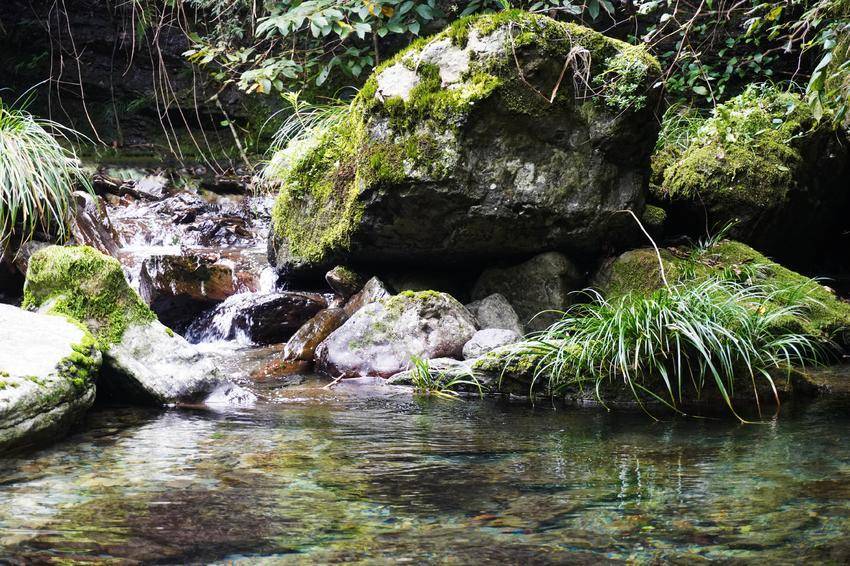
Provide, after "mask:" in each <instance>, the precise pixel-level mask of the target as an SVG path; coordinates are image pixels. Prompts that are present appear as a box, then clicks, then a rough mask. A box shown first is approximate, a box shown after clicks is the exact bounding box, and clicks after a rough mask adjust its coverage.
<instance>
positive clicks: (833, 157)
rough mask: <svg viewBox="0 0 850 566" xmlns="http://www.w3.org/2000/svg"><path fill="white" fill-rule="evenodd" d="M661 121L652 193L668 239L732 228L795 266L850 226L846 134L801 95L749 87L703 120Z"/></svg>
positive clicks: (733, 233)
mask: <svg viewBox="0 0 850 566" xmlns="http://www.w3.org/2000/svg"><path fill="white" fill-rule="evenodd" d="M665 120H666V122H667V123H666V124H665V128H664V129H663V130H662V135H661V138H660V140H659V145H658V149H657V151H656V154H655V156H654V158H653V163H652V183H651V187H652V192H653V195H654V197H655V198H657V199H659V200H660V201H662V202H664V203H665V206H666V207H667V208H668V211H669V212H670V214H669V218H668V223H667V226H668V228H670V229H672V230H673V231H676V232H679V233H682V232H684V233H699V232H702V231H704V229H705V227H706V226H708V227H712V226H714V227H718V228H719V227H721V226H724V225H726V224H729V223H733V225H732V226H731V229H730V231H729V235H730V236H731V237H734V238H735V239H738V240H740V241H743V242H746V243H748V244H750V245H752V246H755V247H757V248H758V249H762V250H764V251H765V252H767V253H770V254H771V255H774V256H776V257H779V258H781V259H787V260H790V261H792V262H797V263H800V262H805V261H807V260H812V259H813V258H814V256H815V255H817V254H818V253H819V252H821V251H824V250H825V249H827V246H828V244H829V243H830V242H831V240H833V241H834V240H835V239H836V237H837V236H838V235H839V233H840V231H841V230H842V228H843V227H845V226H846V224H847V223H846V218H845V217H846V212H845V211H846V208H847V205H848V204H850V190H848V189H850V185H848V181H847V173H848V171H850V164H848V154H847V149H846V145H845V144H844V143H843V142H844V140H843V135H842V134H841V133H840V132H838V131H836V129H835V127H834V126H833V125H832V124H831V121H830V120H829V119H824V120H821V121H817V120H816V119H815V116H814V115H813V113H812V110H811V108H810V106H809V105H807V104H806V103H805V102H804V101H803V100H802V99H801V98H800V97H799V96H798V95H796V94H793V93H789V92H783V91H781V90H778V89H777V88H775V87H764V86H751V87H749V88H748V89H747V90H746V91H745V92H744V93H743V94H741V95H739V96H737V97H735V98H733V99H731V100H730V101H728V102H726V103H724V104H720V105H718V106H717V107H716V108H715V109H714V110H713V112H712V114H711V116H710V117H708V118H707V119H705V120H703V121H701V120H700V119H699V118H696V117H695V116H693V115H689V116H683V115H680V114H675V113H674V114H670V115H668V116H666V117H665Z"/></svg>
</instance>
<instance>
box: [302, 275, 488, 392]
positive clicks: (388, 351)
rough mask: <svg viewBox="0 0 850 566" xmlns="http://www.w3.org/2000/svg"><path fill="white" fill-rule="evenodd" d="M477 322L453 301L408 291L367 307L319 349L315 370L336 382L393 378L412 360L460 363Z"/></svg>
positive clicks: (439, 296)
mask: <svg viewBox="0 0 850 566" xmlns="http://www.w3.org/2000/svg"><path fill="white" fill-rule="evenodd" d="M475 331H476V327H475V319H474V318H473V316H472V315H471V314H470V313H469V311H467V310H466V308H464V306H463V305H462V304H460V303H459V302H457V301H456V300H455V299H454V298H453V297H452V296H451V295H447V294H446V293H438V292H436V291H420V292H413V291H405V292H403V293H400V294H398V295H394V296H392V297H387V298H384V299H380V300H378V301H376V302H373V303H369V304H367V305H366V306H364V307H363V308H361V309H360V310H358V311H357V312H356V313H354V315H353V316H352V317H351V318H349V319H348V320H347V321H346V322H345V323H344V324H343V325H342V326H340V327H339V328H337V329H336V330H335V331H334V332H332V333H331V334H330V336H328V338H327V339H326V340H325V341H324V342H322V343H321V344H319V347H318V348H317V349H316V369H317V370H319V371H320V372H322V373H325V374H328V375H330V376H332V377H361V376H377V377H390V376H392V375H394V374H396V373H398V372H400V371H403V370H405V369H408V368H409V367H410V363H411V358H412V357H413V356H419V357H422V358H458V359H459V358H461V357H462V356H463V346H464V344H466V343H467V342H469V340H470V339H471V338H472V336H473V335H474V334H475Z"/></svg>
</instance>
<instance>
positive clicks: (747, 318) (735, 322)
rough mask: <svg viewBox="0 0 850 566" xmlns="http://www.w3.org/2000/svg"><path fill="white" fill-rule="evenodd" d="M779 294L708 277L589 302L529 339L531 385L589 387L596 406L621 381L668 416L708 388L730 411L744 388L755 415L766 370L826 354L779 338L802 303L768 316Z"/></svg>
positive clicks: (805, 342) (768, 379)
mask: <svg viewBox="0 0 850 566" xmlns="http://www.w3.org/2000/svg"><path fill="white" fill-rule="evenodd" d="M777 292H778V291H776V290H772V289H770V288H767V287H763V286H758V285H747V286H745V285H742V284H740V283H737V282H734V281H730V280H725V279H720V278H709V279H706V280H704V281H701V282H698V283H686V282H680V283H675V284H673V285H670V286H664V287H662V288H660V289H658V290H656V291H654V292H652V293H650V294H648V295H644V294H631V293H630V294H626V295H623V296H621V297H619V298H616V299H614V300H611V301H608V300H606V299H604V298H602V296H600V295H596V296H594V298H593V301H592V302H590V303H583V304H578V305H575V306H573V307H571V308H570V309H569V310H568V311H566V312H565V313H564V316H563V318H562V319H561V320H560V321H559V322H557V323H555V324H553V325H552V326H551V327H550V328H549V329H547V330H546V331H544V332H543V333H542V334H540V335H539V336H538V337H537V343H536V344H535V346H534V354H535V355H541V354H542V356H541V359H540V361H539V362H538V365H537V369H536V377H542V376H546V377H547V378H548V387H549V388H550V390H552V391H553V392H558V391H563V390H564V389H565V388H568V387H580V388H581V387H584V386H586V385H588V384H590V385H592V386H593V387H594V388H595V390H596V392H597V395H599V397H600V400H602V399H601V397H602V394H601V391H602V388H603V386H604V385H606V382H610V383H614V382H617V381H621V382H622V383H623V384H624V385H625V386H626V387H627V388H628V389H629V390H630V391H631V393H632V394H633V395H634V396H635V398H636V399H637V400H638V401H639V402H641V403H642V402H643V401H644V400H645V399H647V398H648V399H652V400H655V401H659V402H661V403H663V404H665V405H667V406H668V407H671V408H673V409H676V410H680V405H682V403H683V402H685V401H687V400H691V399H699V398H700V397H701V396H702V394H703V391H704V390H705V389H706V388H707V387H708V386H710V385H711V386H713V388H714V389H715V391H716V392H717V393H719V395H720V397H722V399H723V400H724V402H725V403H726V404H727V406H728V407H729V408H730V409H731V410H732V411H733V412H734V411H735V409H734V407H733V397H734V396H735V390H736V389H738V388H743V387H744V386H745V385H747V383H746V382H749V384H750V385H751V386H752V390H753V394H754V395H755V400H756V405H757V406H759V405H760V403H759V398H758V391H759V390H760V387H759V383H757V381H762V382H764V383H766V384H767V385H768V387H769V389H770V390H772V391H773V392H774V394H775V395H776V387H775V384H774V381H773V376H772V375H771V371H774V370H785V371H790V369H791V368H792V366H794V365H798V364H813V363H817V361H818V360H819V359H822V358H823V356H824V353H825V351H824V349H823V346H822V345H821V344H819V342H818V341H817V339H816V338H814V337H812V336H809V335H806V334H803V333H797V332H793V331H788V330H784V331H783V330H781V329H782V328H783V327H782V326H781V325H780V324H778V323H779V322H780V321H781V320H783V319H785V318H787V317H805V316H806V304H805V302H804V301H805V299H804V298H801V300H800V302H797V303H792V304H787V305H786V306H783V307H779V308H777V307H773V306H771V305H773V303H774V299H775V294H776V293H777ZM741 376H744V377H745V378H746V381H745V382H743V383H742V381H741ZM689 390H690V391H689ZM691 394H693V395H694V397H693V398H691ZM777 400H778V399H777ZM736 415H737V413H736Z"/></svg>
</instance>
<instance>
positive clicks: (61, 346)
mask: <svg viewBox="0 0 850 566" xmlns="http://www.w3.org/2000/svg"><path fill="white" fill-rule="evenodd" d="M100 363H101V355H100V352H98V351H97V349H96V348H95V347H94V340H93V338H92V337H91V335H90V334H89V333H88V332H86V331H85V330H84V329H82V328H81V327H79V326H76V325H74V324H72V323H71V322H69V321H68V320H67V319H65V318H63V317H59V316H51V315H46V314H39V313H33V312H27V311H24V310H21V309H19V308H17V307H13V306H9V305H2V304H0V451H6V450H8V449H11V448H16V447H23V446H28V445H33V444H37V443H39V442H42V441H45V440H49V439H55V438H58V437H59V436H60V435H62V434H64V433H65V431H66V430H67V429H68V427H69V426H71V425H72V424H73V423H74V422H75V421H77V420H78V419H79V418H80V417H81V416H82V415H83V414H84V413H85V411H86V410H87V409H88V408H89V407H90V406H91V405H92V403H93V402H94V397H95V385H94V380H95V376H96V375H97V372H98V370H99V368H100Z"/></svg>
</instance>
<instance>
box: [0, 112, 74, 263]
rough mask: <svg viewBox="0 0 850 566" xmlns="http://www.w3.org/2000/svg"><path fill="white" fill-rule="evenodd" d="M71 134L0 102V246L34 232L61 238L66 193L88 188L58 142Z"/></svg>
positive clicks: (68, 205)
mask: <svg viewBox="0 0 850 566" xmlns="http://www.w3.org/2000/svg"><path fill="white" fill-rule="evenodd" d="M76 135H77V134H76V132H73V131H72V130H69V129H68V128H65V127H63V126H61V125H59V124H57V123H55V122H51V121H49V120H41V119H37V118H34V117H33V116H32V115H30V114H29V113H27V112H25V111H23V110H20V109H16V108H12V107H9V106H5V105H4V104H3V102H2V101H0V249H2V248H6V247H8V246H9V244H10V243H14V244H21V243H23V242H26V241H27V240H29V239H31V238H32V236H33V234H34V233H35V232H36V231H37V230H42V231H45V232H48V233H52V234H55V235H58V236H59V237H60V238H63V237H64V236H65V234H66V233H67V225H68V220H69V216H70V209H71V207H72V206H73V198H72V196H71V193H72V192H73V191H74V190H75V188H77V187H80V188H83V189H86V190H89V191H91V185H90V183H89V181H88V179H87V178H86V176H85V175H84V173H83V170H82V168H81V167H80V165H79V163H78V161H77V160H76V156H75V155H74V153H73V151H71V150H69V149H66V148H65V147H63V145H62V143H60V142H63V141H64V142H67V141H68V138H69V136H76Z"/></svg>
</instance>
